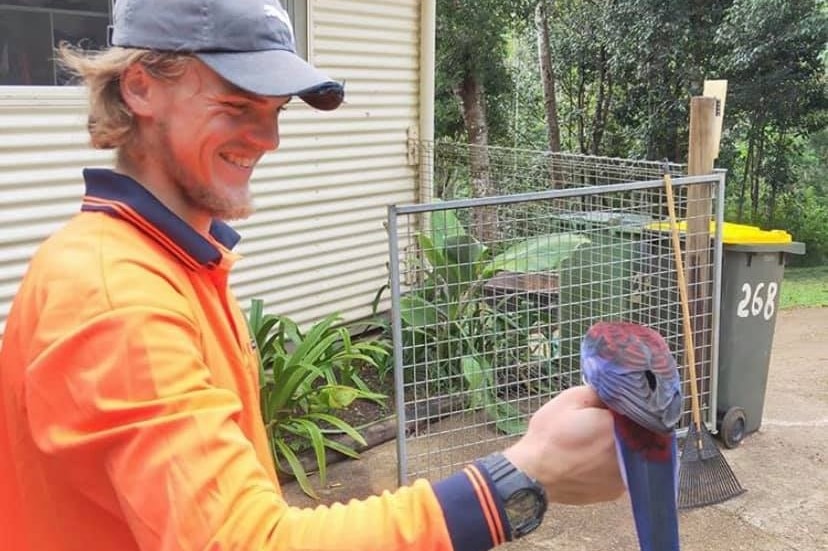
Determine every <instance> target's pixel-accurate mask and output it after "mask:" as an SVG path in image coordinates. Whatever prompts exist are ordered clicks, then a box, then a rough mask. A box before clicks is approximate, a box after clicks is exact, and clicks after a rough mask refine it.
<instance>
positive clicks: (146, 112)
mask: <svg viewBox="0 0 828 551" xmlns="http://www.w3.org/2000/svg"><path fill="white" fill-rule="evenodd" d="M154 84H155V82H154V81H153V78H152V76H150V74H149V73H148V72H147V69H146V67H144V66H143V65H142V64H140V63H133V64H132V65H130V66H129V67H127V69H126V71H124V73H123V74H122V75H121V96H122V97H123V98H124V102H125V103H126V104H127V106H128V107H129V109H130V111H132V112H133V113H134V114H135V115H137V116H139V117H151V116H152V115H153V105H154V103H153V99H154V98H153V97H152V96H153V93H154V92H155V88H156V86H154Z"/></svg>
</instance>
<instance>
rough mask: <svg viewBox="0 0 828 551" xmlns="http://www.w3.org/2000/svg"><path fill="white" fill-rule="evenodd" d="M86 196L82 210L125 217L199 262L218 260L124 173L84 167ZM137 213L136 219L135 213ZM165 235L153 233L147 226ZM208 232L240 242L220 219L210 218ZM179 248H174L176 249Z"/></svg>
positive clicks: (186, 226)
mask: <svg viewBox="0 0 828 551" xmlns="http://www.w3.org/2000/svg"><path fill="white" fill-rule="evenodd" d="M83 178H84V180H85V182H86V198H85V199H84V203H83V206H82V207H81V210H84V211H99V212H107V213H109V214H111V215H113V216H117V217H119V218H122V219H124V220H128V221H129V222H131V223H133V224H134V225H135V226H136V227H138V228H139V229H141V230H142V231H144V232H145V233H147V234H148V235H150V236H152V237H153V238H155V239H156V240H157V241H158V242H159V243H161V244H162V245H164V246H165V247H166V248H168V249H170V250H171V251H172V252H173V253H176V254H180V253H181V251H183V252H185V253H186V254H187V255H189V256H190V257H191V258H192V259H193V260H195V261H196V262H197V263H198V264H201V265H202V266H213V265H216V264H218V262H219V261H220V260H221V256H222V255H221V251H220V250H219V249H218V248H217V247H216V246H215V245H214V244H213V243H211V242H210V240H209V239H206V238H205V237H204V236H203V235H201V234H200V233H198V232H197V231H196V230H195V229H193V227H192V226H190V225H189V224H187V223H186V222H185V221H184V220H182V219H181V218H179V217H178V215H176V214H175V213H174V212H173V211H171V210H170V209H168V208H167V207H166V206H165V205H164V204H163V203H161V201H159V200H158V198H156V197H155V196H154V195H153V194H152V193H150V192H149V191H148V190H147V188H145V187H144V186H142V185H141V184H139V183H138V182H136V181H135V180H133V179H132V178H130V177H129V176H125V175H123V174H119V173H117V172H114V171H112V170H109V169H103V168H87V169H84V171H83ZM136 215H137V217H138V218H137V219H135V218H134V217H135V216H136ZM147 225H148V226H149V227H150V228H153V229H155V230H157V231H158V232H160V234H162V235H163V236H164V237H166V238H167V239H168V240H169V241H171V242H172V244H174V245H177V247H172V246H171V244H170V243H168V242H165V241H167V239H163V238H159V236H158V235H153V233H155V232H153V231H149V230H148V228H147V227H146V226H147ZM210 235H211V236H212V237H213V238H215V240H216V241H218V242H219V243H221V244H222V245H223V246H225V247H226V248H227V249H232V248H233V247H234V246H235V245H236V243H238V242H239V234H238V233H236V231H235V230H234V229H233V228H231V227H230V226H229V225H227V224H226V223H224V222H222V221H221V220H213V223H212V225H211V226H210ZM176 248H177V249H178V250H175V249H176Z"/></svg>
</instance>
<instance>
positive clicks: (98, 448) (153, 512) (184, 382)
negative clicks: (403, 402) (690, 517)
mask: <svg viewBox="0 0 828 551" xmlns="http://www.w3.org/2000/svg"><path fill="white" fill-rule="evenodd" d="M200 338H201V336H200V333H199V331H198V328H197V326H196V324H195V323H194V322H193V321H192V320H191V319H189V317H188V316H186V315H184V314H183V313H181V312H179V311H173V310H165V309H163V308H143V307H142V308H137V307H131V308H119V309H115V310H113V311H109V312H104V313H102V314H100V315H98V316H96V317H94V318H93V319H91V320H89V321H87V322H86V323H84V324H82V325H81V326H80V327H79V328H78V329H77V331H75V332H74V333H73V334H71V335H69V336H68V337H64V338H61V339H59V340H58V341H56V342H55V343H54V344H53V345H52V346H50V347H49V348H48V349H46V350H44V351H43V352H41V353H40V354H39V356H38V357H37V358H36V359H35V360H34V362H32V363H31V365H30V366H29V369H28V370H27V375H26V385H25V400H26V404H27V407H28V414H29V423H30V429H31V431H32V435H33V437H34V439H35V442H36V443H37V445H38V447H39V448H40V449H41V450H42V451H43V452H44V453H46V454H47V455H48V456H51V457H52V458H55V459H56V460H58V461H60V462H61V465H62V466H64V467H65V476H66V477H67V479H68V480H69V481H70V483H72V484H73V485H75V487H77V489H78V491H79V492H83V493H84V494H85V495H86V497H87V498H88V499H90V500H93V501H94V502H95V503H97V504H98V505H99V506H100V507H101V508H102V509H103V510H106V511H110V512H111V514H114V515H118V516H121V517H122V518H123V519H124V522H125V524H126V525H127V526H128V527H129V530H130V531H131V532H132V534H133V537H134V538H135V540H136V541H137V543H138V548H140V549H141V550H144V551H173V550H176V551H191V550H192V551H195V550H204V549H211V550H216V551H224V550H241V549H244V550H246V551H250V550H275V551H288V550H291V551H292V550H307V551H311V550H312V551H328V550H331V551H336V550H343V551H344V550H348V551H373V550H376V551H395V550H423V551H425V550H428V551H449V550H452V549H456V550H458V551H461V550H462V551H483V550H485V549H489V548H491V547H493V546H495V545H497V544H499V543H502V542H503V541H505V539H506V537H507V535H506V534H507V530H506V529H505V528H504V526H505V521H504V518H505V517H504V514H503V509H502V506H501V504H500V503H499V502H498V501H497V499H496V497H495V496H494V492H492V490H491V484H490V481H489V480H488V478H487V475H486V474H485V472H482V469H478V468H477V467H476V466H474V465H470V466H469V467H467V468H466V469H465V470H463V471H461V472H459V473H458V474H456V475H454V476H453V477H450V478H448V479H446V480H444V481H441V482H438V483H436V484H434V485H431V484H429V483H428V482H426V481H422V480H421V481H417V482H415V483H414V484H412V485H411V486H409V487H404V488H401V489H399V490H397V491H396V492H394V493H391V492H386V493H384V494H382V495H381V496H376V497H372V498H369V499H366V500H363V501H352V502H350V503H348V504H336V505H333V506H331V507H318V508H315V509H299V508H295V507H290V506H288V504H287V503H285V501H284V499H283V498H282V496H281V494H280V492H279V490H278V489H277V488H276V486H275V485H274V484H273V482H272V481H271V480H270V479H269V477H268V475H267V472H266V470H265V469H264V467H263V466H262V464H261V463H260V462H259V459H258V458H257V456H256V453H255V451H254V449H253V447H252V444H251V443H250V441H249V440H248V439H247V438H246V437H245V435H244V433H243V432H242V430H241V428H240V426H239V424H238V422H237V420H238V416H239V415H240V414H241V413H242V404H241V402H240V399H239V397H238V396H237V395H236V394H235V393H234V392H232V391H231V390H228V389H226V388H222V387H221V386H219V385H217V384H216V383H215V381H213V380H212V379H211V372H210V370H209V369H208V368H207V366H206V365H205V364H204V363H203V360H202V358H201V354H200V351H199V349H198V343H199V339H200ZM256 414H258V410H257V412H256Z"/></svg>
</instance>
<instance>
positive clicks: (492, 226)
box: [454, 71, 497, 243]
mask: <svg viewBox="0 0 828 551" xmlns="http://www.w3.org/2000/svg"><path fill="white" fill-rule="evenodd" d="M454 94H455V95H456V96H457V97H458V98H459V99H460V103H461V110H462V112H463V123H464V125H465V127H466V134H467V135H468V141H469V170H470V173H471V185H472V194H473V195H474V197H487V196H491V195H494V189H493V186H492V181H491V176H490V174H489V127H488V124H487V120H486V93H485V88H484V86H483V83H482V82H480V81H479V80H478V79H477V77H476V76H475V75H474V74H473V73H471V72H470V71H467V72H466V74H465V76H464V78H463V81H462V82H461V83H460V84H459V85H457V86H455V88H454ZM472 226H473V227H472V233H473V234H474V235H475V237H477V239H479V240H480V241H482V242H484V243H490V242H492V241H494V240H495V238H496V236H497V211H496V210H495V209H494V208H493V207H482V208H476V209H474V210H473V212H472Z"/></svg>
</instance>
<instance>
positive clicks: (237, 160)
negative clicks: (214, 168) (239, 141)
mask: <svg viewBox="0 0 828 551" xmlns="http://www.w3.org/2000/svg"><path fill="white" fill-rule="evenodd" d="M222 157H224V159H225V160H226V161H228V162H230V163H233V164H234V165H236V166H238V167H241V168H253V165H255V164H256V159H251V158H248V157H237V156H236V155H227V154H225V155H222Z"/></svg>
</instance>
